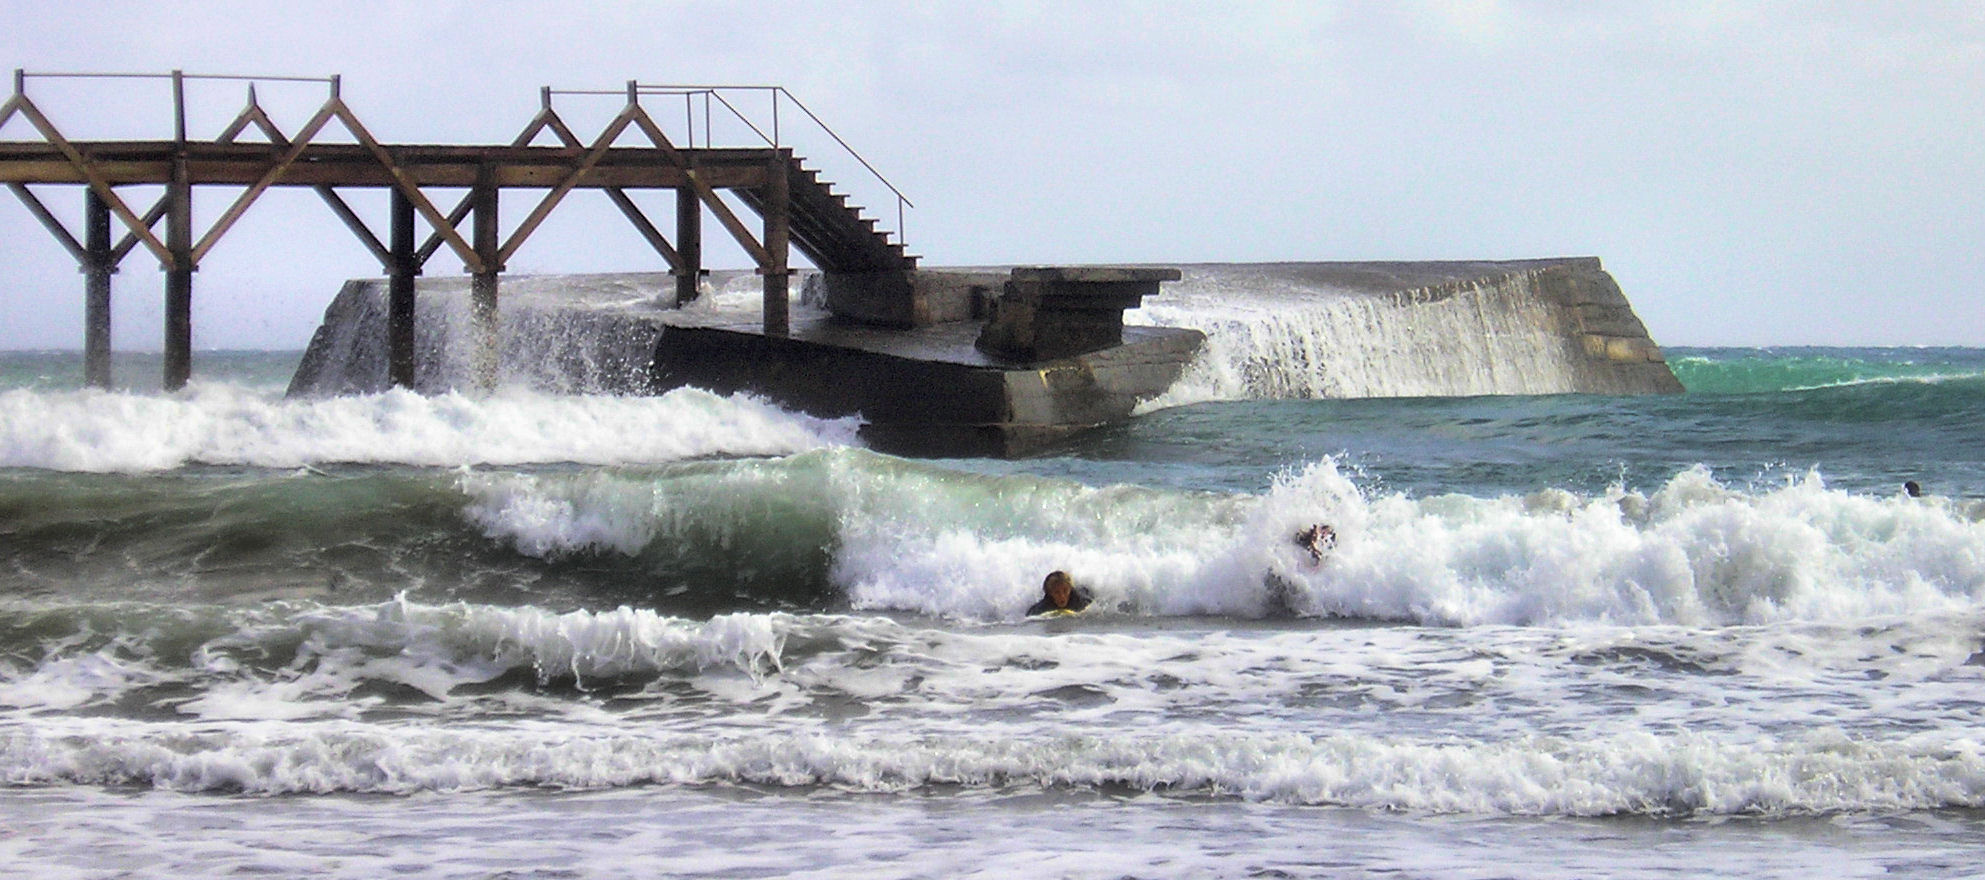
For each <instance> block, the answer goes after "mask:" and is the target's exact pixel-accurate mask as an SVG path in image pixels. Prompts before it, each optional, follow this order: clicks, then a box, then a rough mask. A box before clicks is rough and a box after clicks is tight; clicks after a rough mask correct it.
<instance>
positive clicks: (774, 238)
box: [759, 150, 793, 336]
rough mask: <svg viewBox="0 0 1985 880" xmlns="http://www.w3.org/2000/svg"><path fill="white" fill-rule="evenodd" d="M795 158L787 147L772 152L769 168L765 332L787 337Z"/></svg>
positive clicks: (766, 205) (766, 224)
mask: <svg viewBox="0 0 1985 880" xmlns="http://www.w3.org/2000/svg"><path fill="white" fill-rule="evenodd" d="M790 167H791V160H790V159H789V158H788V154H787V152H786V151H784V150H775V151H773V153H772V164H771V165H770V166H769V167H767V168H766V170H765V252H766V255H767V257H768V260H767V262H766V264H765V265H764V266H762V267H760V268H759V271H760V272H763V273H765V335H766V336H784V335H786V333H787V332H788V331H789V330H790V329H791V320H790V319H789V318H788V316H787V288H788V285H789V283H790V281H791V270H790V269H789V268H788V260H789V253H788V252H789V251H790V250H791V248H790V245H791V244H792V227H791V222H792V207H793V206H792V191H791V189H790V183H789V182H788V181H787V179H786V171H787V169H788V168H790Z"/></svg>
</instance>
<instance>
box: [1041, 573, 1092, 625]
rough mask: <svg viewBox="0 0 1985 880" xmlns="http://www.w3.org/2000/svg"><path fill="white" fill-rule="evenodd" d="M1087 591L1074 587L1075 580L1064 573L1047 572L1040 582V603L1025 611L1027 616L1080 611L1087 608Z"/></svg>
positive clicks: (1088, 600) (1088, 599) (1088, 598)
mask: <svg viewBox="0 0 1985 880" xmlns="http://www.w3.org/2000/svg"><path fill="white" fill-rule="evenodd" d="M1089 602H1090V596H1089V591H1088V590H1084V589H1080V588H1078V587H1076V586H1075V579H1074V578H1071V577H1069V576H1068V572H1065V571H1051V572H1048V576H1047V579H1046V580H1043V581H1041V601H1039V602H1035V603H1034V607H1032V608H1029V609H1027V616H1028V617H1033V616H1034V615H1036V614H1046V613H1048V612H1050V611H1081V610H1082V609H1084V608H1087V607H1089Z"/></svg>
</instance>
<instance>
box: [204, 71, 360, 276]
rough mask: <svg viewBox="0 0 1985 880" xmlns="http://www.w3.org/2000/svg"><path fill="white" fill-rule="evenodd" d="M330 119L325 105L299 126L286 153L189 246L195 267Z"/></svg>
mask: <svg viewBox="0 0 1985 880" xmlns="http://www.w3.org/2000/svg"><path fill="white" fill-rule="evenodd" d="M331 117H332V110H331V106H330V105H329V104H326V105H325V106H324V107H323V109H320V110H318V111H317V114H316V115H314V116H312V117H310V121H309V122H306V123H304V124H303V128H302V130H300V131H298V132H297V136H296V139H295V140H293V141H291V142H290V144H289V149H287V150H284V151H283V157H282V158H281V159H279V160H277V161H276V164H275V165H273V166H270V168H269V170H267V171H265V172H263V173H262V177H261V179H259V180H257V181H255V182H254V183H253V184H251V185H250V186H249V187H248V189H247V191H246V192H243V193H242V194H241V197H240V198H237V199H235V200H234V204H232V205H229V206H228V208H227V210H226V211H225V212H223V213H222V214H221V217H220V219H219V220H216V221H214V225H213V226H211V227H208V229H207V234H206V235H203V236H201V237H200V241H199V243H198V244H195V245H194V246H193V262H195V263H198V262H200V260H201V259H203V258H205V257H206V256H207V251H209V250H212V249H213V247H214V245H215V244H217V243H218V242H219V241H220V240H221V236H223V235H226V234H227V231H228V230H229V229H230V228H232V227H233V226H234V223H235V221H237V220H240V219H241V215H242V214H245V213H247V211H248V206H249V205H252V204H254V203H255V200H256V199H257V198H259V197H261V195H262V193H263V191H265V190H267V189H268V188H269V186H270V184H273V183H275V182H276V178H277V177H279V176H281V175H282V173H283V171H284V170H286V169H288V168H289V166H291V165H294V164H296V160H298V159H300V158H302V157H303V153H304V151H305V150H308V149H310V139H311V138H314V137H316V136H317V133H318V132H319V131H322V130H323V128H324V124H325V123H327V122H329V121H331Z"/></svg>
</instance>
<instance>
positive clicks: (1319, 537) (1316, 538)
mask: <svg viewBox="0 0 1985 880" xmlns="http://www.w3.org/2000/svg"><path fill="white" fill-rule="evenodd" d="M1296 546H1298V547H1301V548H1303V549H1304V550H1308V551H1309V553H1310V560H1311V561H1312V562H1315V563H1316V564H1318V565H1322V564H1323V554H1324V553H1326V552H1329V550H1330V548H1332V547H1335V546H1337V530H1336V529H1333V528H1331V527H1330V526H1328V525H1325V524H1323V523H1317V524H1316V525H1313V526H1310V527H1309V528H1307V529H1304V530H1302V531H1300V532H1297V533H1296Z"/></svg>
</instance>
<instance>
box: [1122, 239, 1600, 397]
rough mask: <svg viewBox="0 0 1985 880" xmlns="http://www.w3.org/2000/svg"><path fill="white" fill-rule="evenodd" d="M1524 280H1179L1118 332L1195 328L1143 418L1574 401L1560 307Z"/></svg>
mask: <svg viewBox="0 0 1985 880" xmlns="http://www.w3.org/2000/svg"><path fill="white" fill-rule="evenodd" d="M1535 286H1536V285H1535V276H1534V275H1532V274H1530V273H1518V274H1514V275H1511V276H1510V277H1508V278H1504V279H1500V280H1494V281H1482V282H1472V283H1465V284H1459V285H1452V286H1447V287H1443V288H1441V289H1440V290H1439V292H1438V293H1430V294H1428V295H1425V296H1417V295H1414V294H1413V293H1411V292H1409V293H1403V294H1385V293H1381V294H1373V293H1366V292H1353V291H1345V290H1332V289H1328V288H1314V287H1309V288H1305V287H1304V286H1303V285H1301V284H1300V283H1299V282H1296V281H1293V280H1288V279H1284V280H1282V281H1281V282H1280V283H1274V284H1266V285H1264V284H1261V283H1258V280H1257V279H1253V278H1250V279H1248V281H1247V283H1245V284H1244V285H1242V284H1236V283H1234V280H1233V279H1228V278H1225V277H1223V276H1222V274H1220V273H1217V272H1215V273H1198V274H1194V275H1188V276H1187V277H1186V279H1185V280H1183V281H1182V282H1180V283H1178V284H1176V285H1169V286H1167V288H1166V289H1165V291H1164V294H1163V295H1161V296H1160V297H1157V298H1154V299H1153V300H1151V301H1148V302H1147V303H1146V304H1145V306H1144V308H1142V309H1140V310H1138V311H1135V312H1130V313H1127V314H1126V315H1125V320H1126V321H1127V322H1130V323H1144V324H1155V325H1160V326H1182V327H1195V328H1198V329H1200V330H1203V331H1205V333H1206V336H1207V339H1206V346H1205V348H1204V349H1203V350H1202V351H1201V353H1200V355H1199V357H1198V359H1197V360H1195V361H1194V363H1193V364H1192V365H1191V366H1190V367H1189V368H1188V369H1187V371H1186V374H1185V375H1184V376H1183V377H1181V378H1180V380H1179V382H1178V383H1177V384H1175V385H1174V386H1173V387H1172V388H1171V390H1170V391H1168V392H1166V393H1165V394H1164V395H1162V396H1160V397H1159V398H1157V399H1154V400H1152V401H1150V402H1149V403H1147V404H1146V405H1145V406H1144V407H1143V409H1146V410H1149V409H1157V408H1161V407H1166V406H1178V405H1181V404H1187V403H1193V402H1197V401H1204V400H1243V399H1255V398H1320V397H1414V396H1450V395H1452V396H1466V395H1478V394H1547V393H1554V392H1563V391H1572V390H1576V387H1575V384H1574V383H1575V380H1576V376H1577V370H1578V369H1579V367H1580V364H1581V362H1582V361H1583V356H1582V353H1581V352H1579V351H1578V350H1577V348H1576V347H1575V345H1574V343H1573V341H1572V339H1571V338H1570V337H1569V336H1568V335H1567V334H1566V332H1565V330H1564V327H1565V322H1566V320H1567V317H1568V316H1566V315H1565V314H1563V307H1562V306H1560V305H1559V304H1557V303H1556V302H1555V301H1554V300H1552V299H1551V298H1549V297H1546V296H1542V295H1540V294H1539V292H1538V291H1537V290H1535Z"/></svg>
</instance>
